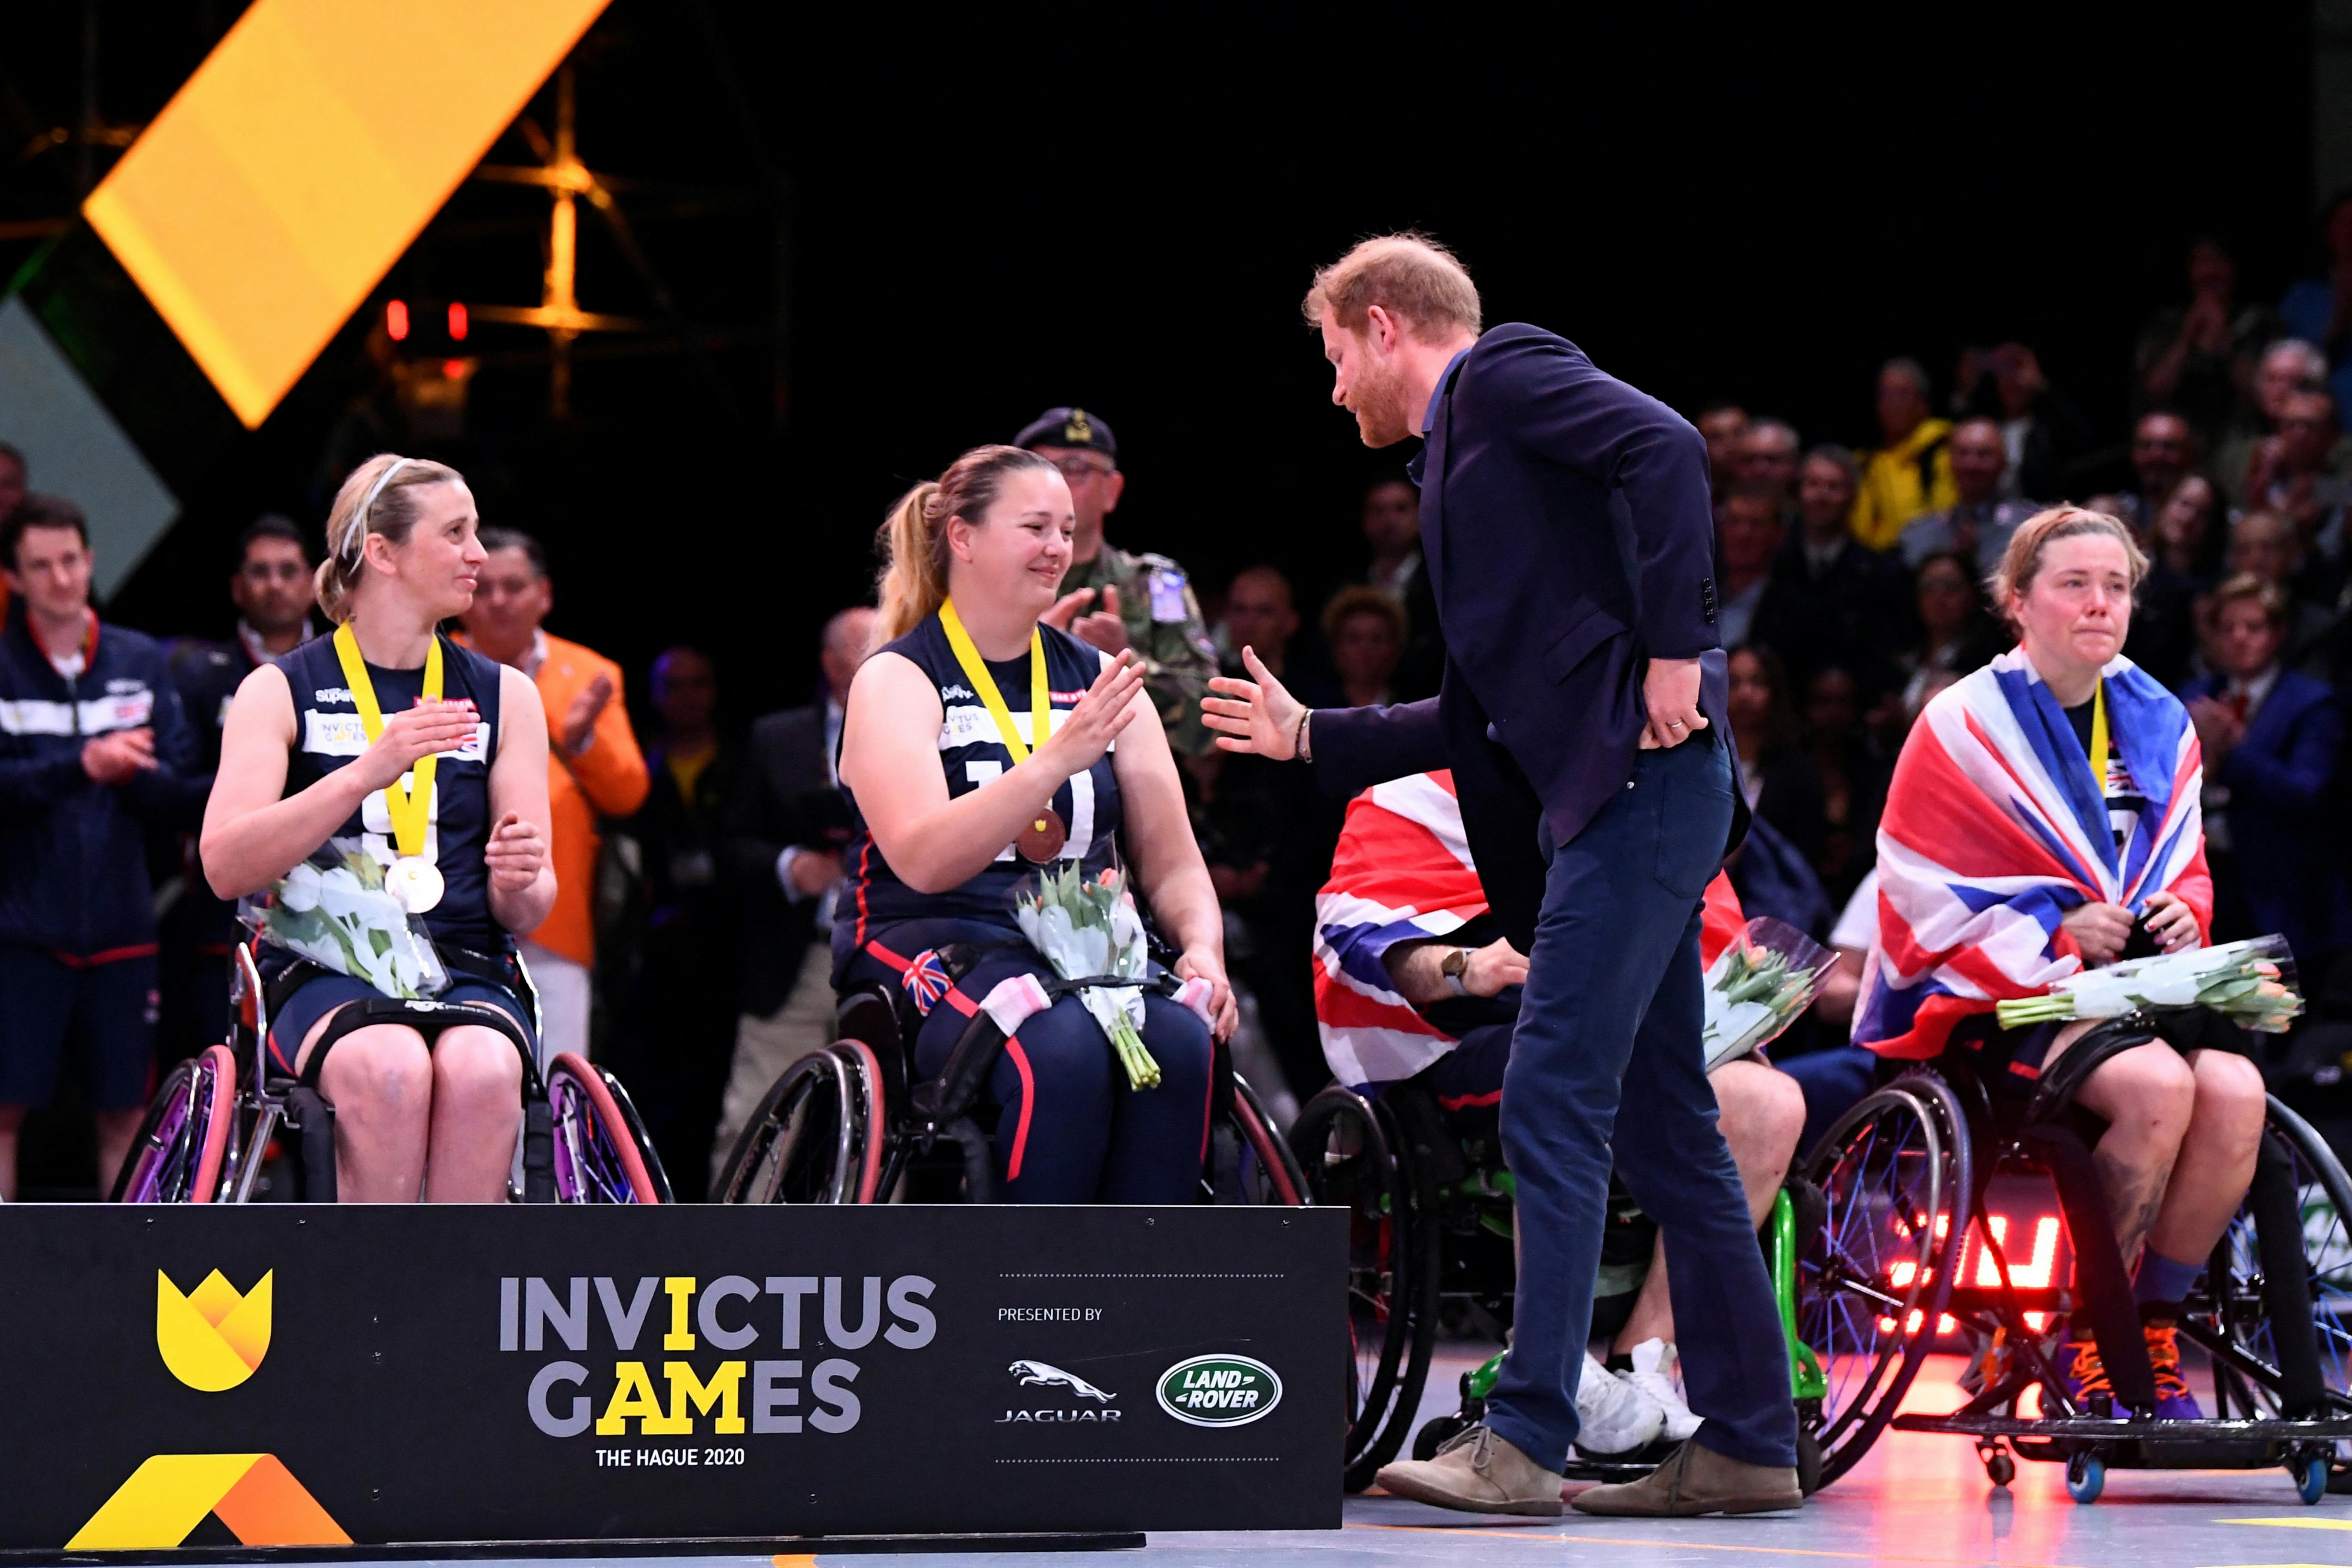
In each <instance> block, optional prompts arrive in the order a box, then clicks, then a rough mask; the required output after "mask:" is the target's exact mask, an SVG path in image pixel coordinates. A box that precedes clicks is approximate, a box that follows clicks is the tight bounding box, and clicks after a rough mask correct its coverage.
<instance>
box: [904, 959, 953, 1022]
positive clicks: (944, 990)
mask: <svg viewBox="0 0 2352 1568" xmlns="http://www.w3.org/2000/svg"><path fill="white" fill-rule="evenodd" d="M898 984H901V985H903V986H905V987H906V988H907V994H908V995H909V996H911V997H913V998H914V999H915V1011H916V1012H918V1013H919V1014H921V1015H922V1016H925V1017H929V1016H930V1012H931V1009H932V1008H933V1007H935V1006H937V1005H939V1000H940V997H942V996H944V995H946V994H948V992H949V990H950V988H951V987H952V986H953V985H954V984H955V982H954V981H952V980H950V979H949V978H948V966H947V965H946V964H944V963H940V952H939V949H937V948H935V947H927V948H925V949H923V951H922V952H919V953H917V954H915V956H914V958H913V960H912V961H911V962H909V963H908V965H907V972H906V973H904V974H901V975H900V976H898Z"/></svg>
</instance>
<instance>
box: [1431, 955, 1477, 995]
mask: <svg viewBox="0 0 2352 1568" xmlns="http://www.w3.org/2000/svg"><path fill="white" fill-rule="evenodd" d="M1469 970H1470V950H1469V949H1468V948H1466V947H1457V948H1455V949H1454V951H1453V952H1449V953H1447V954H1446V955H1445V956H1444V958H1442V959H1439V960H1438V961H1437V973H1440V974H1443V975H1444V976H1445V984H1446V987H1447V989H1449V990H1451V991H1452V992H1453V993H1454V995H1456V996H1467V995H1469V994H1470V987H1468V986H1467V985H1465V984H1462V977H1463V975H1465V974H1466V973H1469Z"/></svg>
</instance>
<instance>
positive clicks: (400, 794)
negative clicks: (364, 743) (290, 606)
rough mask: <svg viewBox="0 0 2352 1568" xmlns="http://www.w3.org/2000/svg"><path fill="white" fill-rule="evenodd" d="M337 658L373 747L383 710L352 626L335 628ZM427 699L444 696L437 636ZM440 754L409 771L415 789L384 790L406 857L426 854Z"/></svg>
mask: <svg viewBox="0 0 2352 1568" xmlns="http://www.w3.org/2000/svg"><path fill="white" fill-rule="evenodd" d="M335 658H337V659H339V660H341V663H342V667H343V680H344V682H345V684H347V685H349V686H350V687H351V689H352V706H354V707H356V708H357V709H358V710H360V722H361V724H362V725H363V726H365V728H366V730H367V738H368V741H369V743H370V744H373V743H374V742H375V741H376V739H377V738H378V737H379V736H381V735H382V734H383V709H381V708H379V707H378V706H376V700H375V686H374V684H373V682H371V681H370V680H369V679H368V672H367V662H366V661H365V660H364V659H362V658H360V639H359V638H358V637H354V636H352V628H351V625H350V623H349V622H346V623H344V624H343V625H341V626H337V627H336V628H335ZM440 695H441V638H440V637H439V636H438V635H436V636H435V637H434V638H433V645H432V646H431V647H428V648H426V649H425V696H426V697H428V698H432V699H435V700H438V699H439V697H440ZM440 760H441V759H440V754H439V753H438V752H426V753H425V755H423V756H421V757H419V758H417V759H416V762H415V765H414V766H413V767H411V768H410V769H409V776H410V777H411V778H412V779H414V780H415V787H413V788H410V789H403V788H402V787H401V784H400V781H399V780H398V779H394V780H393V781H392V783H390V784H386V785H385V786H384V790H383V809H384V811H385V812H386V813H387V814H388V815H390V816H391V817H392V837H393V842H394V844H396V845H398V846H399V847H400V852H401V854H402V855H403V856H417V855H422V854H424V853H425V825H426V823H428V822H429V821H430V820H431V819H432V806H433V769H434V764H435V763H437V762H439V761H440Z"/></svg>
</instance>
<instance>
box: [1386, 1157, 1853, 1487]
mask: <svg viewBox="0 0 2352 1568" xmlns="http://www.w3.org/2000/svg"><path fill="white" fill-rule="evenodd" d="M1470 1180H1471V1181H1472V1182H1475V1183H1476V1184H1478V1192H1479V1194H1480V1195H1499V1196H1502V1197H1505V1198H1509V1197H1511V1196H1514V1195H1515V1194H1516V1184H1514V1183H1513V1182H1512V1179H1511V1173H1509V1172H1507V1171H1496V1172H1491V1173H1489V1172H1480V1173H1477V1174H1476V1175H1475V1176H1473V1177H1472V1178H1471V1179H1470ZM1764 1226H1765V1231H1766V1241H1765V1247H1766V1250H1765V1263H1766V1267H1767V1268H1768V1270H1769V1273H1770V1274H1771V1277H1772V1300H1773V1301H1774V1303H1775V1304H1776V1305H1777V1306H1778V1307H1779V1308H1780V1331H1781V1333H1782V1334H1783V1335H1785V1336H1786V1337H1787V1340H1788V1342H1789V1392H1790V1395H1791V1396H1792V1397H1793V1398H1794V1399H1796V1400H1797V1401H1798V1402H1799V1404H1800V1405H1801V1404H1802V1403H1803V1402H1804V1401H1806V1400H1820V1399H1822V1398H1824V1397H1826V1396H1827V1394H1829V1378H1828V1377H1827V1376H1826V1375H1825V1374H1824V1373H1822V1363H1821V1358H1820V1357H1819V1356H1817V1355H1815V1354H1814V1353H1813V1351H1812V1347H1811V1346H1810V1345H1808V1344H1806V1343H1805V1342H1804V1341H1803V1340H1801V1339H1800V1338H1798V1337H1797V1205H1796V1203H1795V1202H1794V1200H1792V1199H1791V1198H1790V1196H1789V1190H1788V1189H1787V1188H1786V1187H1783V1188H1781V1189H1780V1191H1779V1192H1778V1193H1775V1194H1773V1195H1772V1213H1771V1215H1769V1217H1768V1218H1767V1219H1766V1220H1765V1222H1764ZM1508 1353H1509V1352H1507V1351H1496V1352H1495V1353H1494V1354H1493V1355H1491V1356H1489V1357H1488V1358H1487V1359H1486V1361H1485V1362H1483V1363H1480V1364H1479V1365H1478V1366H1476V1367H1474V1368H1473V1369H1471V1370H1470V1371H1468V1372H1465V1373H1463V1374H1462V1410H1461V1412H1460V1413H1459V1414H1458V1415H1454V1416H1452V1417H1442V1418H1441V1420H1446V1421H1451V1422H1453V1423H1454V1426H1452V1427H1451V1428H1448V1429H1441V1430H1439V1431H1437V1432H1436V1433H1435V1435H1434V1436H1428V1434H1430V1432H1431V1428H1434V1427H1438V1426H1439V1423H1438V1422H1435V1421H1433V1422H1431V1423H1430V1424H1429V1426H1425V1427H1423V1434H1424V1436H1423V1437H1422V1438H1416V1439H1415V1442H1414V1451H1415V1453H1416V1454H1420V1453H1423V1450H1424V1449H1425V1450H1427V1451H1428V1452H1429V1453H1434V1452H1435V1450H1436V1447H1437V1445H1438V1443H1440V1442H1443V1441H1444V1438H1445V1437H1447V1436H1451V1435H1452V1432H1453V1431H1457V1430H1459V1429H1460V1428H1461V1427H1462V1426H1468V1425H1471V1424H1472V1423H1474V1422H1475V1421H1477V1420H1479V1419H1481V1418H1482V1417H1483V1415H1484V1414H1485V1411H1486V1401H1487V1400H1488V1399H1489V1398H1490V1397H1492V1396H1493V1394H1494V1392H1495V1384H1496V1381H1497V1380H1499V1379H1500V1378H1501V1376H1502V1375H1503V1357H1504V1356H1506V1355H1507V1354H1508ZM1570 1465H1571V1473H1572V1474H1577V1475H1580V1476H1581V1475H1585V1474H1591V1475H1600V1476H1604V1477H1608V1478H1614V1477H1617V1476H1620V1475H1623V1474H1629V1473H1630V1474H1640V1473H1641V1472H1643V1471H1645V1470H1647V1469H1648V1468H1650V1467H1648V1466H1647V1465H1643V1464H1638V1463H1624V1462H1612V1461H1580V1460H1577V1459H1574V1458H1571V1460H1570ZM1802 1469H1803V1467H1801V1470H1802ZM1808 1489H1810V1483H1809V1484H1808Z"/></svg>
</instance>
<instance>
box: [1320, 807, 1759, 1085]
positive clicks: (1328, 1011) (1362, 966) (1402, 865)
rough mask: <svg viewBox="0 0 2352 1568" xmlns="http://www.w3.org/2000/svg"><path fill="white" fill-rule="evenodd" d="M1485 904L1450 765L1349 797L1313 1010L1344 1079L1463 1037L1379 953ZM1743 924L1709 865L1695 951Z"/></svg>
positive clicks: (1410, 1066) (1711, 957) (1326, 892)
mask: <svg viewBox="0 0 2352 1568" xmlns="http://www.w3.org/2000/svg"><path fill="white" fill-rule="evenodd" d="M1485 913H1486V890H1485V889H1483V888H1482V887H1480V885H1479V882H1478V868H1477V867H1476V866H1475V864H1474V863H1473V862H1472V861H1471V858H1470V841H1469V838H1468V836H1467V835H1466V834H1465V832H1464V830H1463V826H1462V805H1461V803H1460V802H1459V801H1457V800H1456V799H1455V798H1454V775H1453V773H1450V772H1444V771H1440V772H1437V773H1418V774H1415V775H1414V776H1412V777H1411V778H1402V779H1393V780H1391V781H1390V782H1389V783H1387V784H1375V785H1373V786H1372V787H1371V788H1370V789H1368V790H1366V791H1365V792H1364V793H1363V794H1361V795H1358V796H1357V797H1356V798H1355V800H1354V801H1353V802H1351V803H1350V804H1349V806H1348V822H1347V826H1346V827H1345V829H1343V830H1342V832H1341V833H1340V835H1339V849H1338V852H1337V853H1335V854H1334V855H1333V856H1332V858H1331V879H1330V880H1329V881H1328V882H1326V883H1325V884H1324V885H1323V889H1322V890H1321V891H1320V892H1318V893H1317V894H1316V895H1315V1020H1316V1026H1317V1029H1318V1032H1319V1033H1320V1034H1321V1036H1322V1037H1323V1056H1324V1059H1325V1060H1326V1061H1328V1063H1329V1064H1330V1067H1331V1071H1332V1073H1333V1074H1334V1075H1335V1076H1336V1077H1337V1078H1338V1079H1339V1081H1340V1082H1341V1083H1344V1084H1346V1085H1348V1086H1349V1088H1351V1089H1364V1088H1368V1087H1370V1086H1374V1085H1379V1084H1384V1083H1394V1082H1397V1081H1398V1080H1400V1079H1408V1078H1411V1077H1412V1076H1413V1075H1414V1074H1415V1073H1418V1072H1420V1071H1421V1070H1422V1069H1423V1068H1426V1067H1427V1066H1429V1064H1430V1063H1432V1062H1433V1061H1435V1060H1436V1059H1437V1058H1440V1057H1442V1056H1444V1054H1445V1053H1446V1052H1448V1051H1450V1050H1452V1049H1453V1048H1454V1047H1455V1046H1456V1045H1457V1044H1459V1043H1460V1042H1458V1041H1457V1040H1455V1039H1454V1037H1453V1036H1451V1035H1448V1034H1446V1033H1445V1032H1444V1030H1442V1029H1440V1028H1438V1027H1437V1026H1436V1025H1434V1024H1432V1023H1431V1022H1430V1021H1429V1020H1428V1019H1426V1018H1424V1017H1423V1016H1421V1014H1420V1013H1419V1012H1418V1011H1417V1010H1416V1009H1415V1008H1414V1007H1413V1005H1412V1003H1410V1002H1407V1001H1406V1000H1405V999H1404V997H1403V995H1402V994H1400V993H1399V992H1398V991H1397V990H1396V989H1395V987H1394V985H1393V984H1392V983H1391V981H1390V979H1389V973H1388V969H1387V966H1386V964H1385V963H1383V955H1384V954H1385V953H1386V952H1388V950H1389V949H1390V948H1391V947H1392V946H1394V945H1395V944H1396V943H1398V942H1424V941H1428V940H1430V939H1433V938H1438V937H1445V936H1450V935H1452V934H1453V933H1454V932H1455V931H1459V930H1461V929H1462V928H1463V927H1464V926H1465V925H1466V924H1468V923H1469V922H1470V921H1474V920H1475V919H1477V918H1478V917H1479V916H1480V915H1483V914H1485ZM1745 923H1746V921H1745V920H1744V919H1743V917H1742V916H1741V914H1740V910H1739V900H1738V895H1737V894H1735V893H1734V892H1733V891H1732V890H1731V883H1730V881H1729V880H1728V879H1726V878H1725V877H1723V876H1721V875H1719V874H1718V875H1717V877H1716V879H1715V880H1714V882H1712V883H1711V884H1709V886H1708V888H1707V889H1706V922H1705V927H1704V931H1703V934H1702V936H1701V938H1700V943H1699V945H1700V953H1701V962H1703V963H1713V962H1715V958H1716V955H1717V953H1719V952H1722V951H1723V949H1724V947H1725V945H1726V944H1727V943H1728V942H1730V941H1731V939H1732V938H1733V937H1734V936H1735V935H1737V934H1738V931H1740V929H1741V927H1742V926H1743V925H1744V924H1745Z"/></svg>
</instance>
